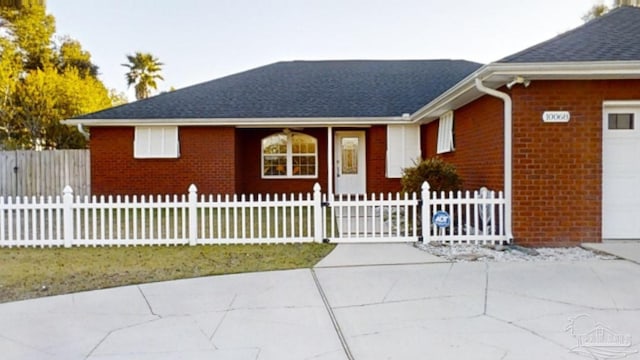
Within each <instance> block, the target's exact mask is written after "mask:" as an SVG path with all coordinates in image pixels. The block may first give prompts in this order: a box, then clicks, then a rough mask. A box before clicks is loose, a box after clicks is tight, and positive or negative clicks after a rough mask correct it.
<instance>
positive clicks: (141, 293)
mask: <svg viewBox="0 0 640 360" xmlns="http://www.w3.org/2000/svg"><path fill="white" fill-rule="evenodd" d="M136 287H137V288H138V291H140V295H142V298H143V299H144V302H145V303H146V304H147V307H148V308H149V312H150V313H151V315H154V316H157V317H160V318H161V317H162V316H160V315H159V314H156V313H155V312H154V311H153V307H152V306H151V303H150V302H149V299H147V296H146V295H145V294H144V291H142V288H141V287H140V286H139V285H138V286H136Z"/></svg>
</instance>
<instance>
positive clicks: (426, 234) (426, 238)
mask: <svg viewBox="0 0 640 360" xmlns="http://www.w3.org/2000/svg"><path fill="white" fill-rule="evenodd" d="M430 194H431V186H430V185H429V183H428V182H426V181H425V182H423V183H422V195H421V197H420V199H422V211H421V214H422V219H421V220H422V225H421V229H422V243H423V244H428V243H429V242H430V241H431V239H430V237H431V231H430V230H431V229H430V226H431V211H430V210H431V207H430V206H429V195H430Z"/></svg>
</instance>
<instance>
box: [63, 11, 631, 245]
mask: <svg viewBox="0 0 640 360" xmlns="http://www.w3.org/2000/svg"><path fill="white" fill-rule="evenodd" d="M639 118H640V8H631V7H621V8H618V9H616V10H614V11H612V12H610V13H609V14H607V15H605V16H603V17H601V18H598V19H596V20H593V21H591V22H589V23H587V24H585V25H583V26H581V27H578V28H576V29H574V30H571V31H568V32H566V33H564V34H562V35H559V36H557V37H555V38H553V39H550V40H548V41H546V42H543V43H541V44H538V45H535V46H533V47H531V48H528V49H526V50H523V51H521V52H519V53H516V54H514V55H511V56H508V57H506V58H504V59H502V60H500V61H497V62H494V63H491V64H488V65H485V66H481V65H480V64H476V63H472V62H468V61H460V60H427V61H318V62H313V61H311V62H299V61H296V62H283V63H276V64H272V65H268V66H264V67H261V68H257V69H254V70H250V71H247V72H243V73H239V74H235V75H231V76H228V77H225V78H221V79H217V80H213V81H209V82H205V83H202V84H199V85H194V86H191V87H187V88H184V89H180V90H177V91H175V92H171V93H165V94H161V95H158V96H155V97H152V98H150V99H147V100H142V101H137V102H134V103H131V104H126V105H123V106H119V107H115V108H111V109H107V110H104V111H101V112H96V113H92V114H87V115H85V116H81V117H79V118H75V119H71V120H67V121H66V123H67V124H70V125H79V126H86V127H90V128H91V142H90V144H91V145H90V146H91V156H92V159H91V174H92V189H93V191H94V193H96V194H106V193H119V194H147V193H184V192H185V190H186V189H187V187H188V186H189V184H191V183H195V184H196V185H197V186H198V188H199V189H200V191H201V193H278V192H287V193H289V192H309V191H310V190H311V188H312V186H313V184H314V183H315V182H319V183H320V184H321V186H322V187H323V189H325V191H328V192H329V193H331V194H333V193H364V192H369V193H371V192H388V191H398V190H399V189H400V182H399V178H400V176H401V172H402V168H404V167H407V166H411V165H412V164H413V161H415V159H417V158H419V157H421V156H422V157H432V156H436V155H437V156H441V157H442V158H444V159H445V160H446V161H448V162H451V163H453V164H455V165H456V166H457V168H458V170H459V172H460V173H461V175H462V177H463V179H464V181H465V183H464V185H465V187H466V188H468V189H477V188H479V187H481V186H487V187H489V188H490V189H495V190H503V191H504V192H505V196H506V198H507V208H506V211H507V214H508V215H510V221H508V222H507V231H508V234H509V235H510V236H511V238H512V239H514V240H515V241H516V242H517V243H520V244H525V245H553V246H565V245H575V244H577V243H580V242H583V241H592V242H598V241H601V240H602V239H638V238H640V221H638V219H640V161H639V160H638V156H639V155H640V129H639V126H638V125H639V124H638V120H637V119H639ZM140 179H144V181H140Z"/></svg>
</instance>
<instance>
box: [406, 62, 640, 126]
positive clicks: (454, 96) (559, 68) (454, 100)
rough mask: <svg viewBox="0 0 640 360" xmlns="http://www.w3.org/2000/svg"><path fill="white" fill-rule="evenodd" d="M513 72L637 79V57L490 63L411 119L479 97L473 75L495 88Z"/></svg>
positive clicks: (426, 118)
mask: <svg viewBox="0 0 640 360" xmlns="http://www.w3.org/2000/svg"><path fill="white" fill-rule="evenodd" d="M515 76H522V77H525V78H527V79H528V80H605V79H640V61H636V60H633V61H594V62H550V63H491V64H489V65H486V66H483V67H482V68H480V69H478V70H477V71H475V72H474V73H472V74H471V75H469V76H467V77H466V78H465V79H463V80H462V81H460V82H459V83H457V84H456V85H454V86H453V87H452V88H450V89H449V90H447V91H446V92H444V93H443V94H442V95H440V96H439V97H437V98H435V99H434V100H433V101H431V102H430V103H428V104H427V105H425V106H424V107H422V108H421V109H419V110H418V111H416V112H415V113H413V114H412V115H411V120H412V121H414V122H419V123H425V124H426V123H429V122H431V121H433V120H435V119H437V118H438V117H440V115H442V114H443V113H445V112H447V111H449V110H455V109H456V108H459V107H461V106H464V105H466V104H468V103H470V102H471V101H473V100H475V99H477V98H479V97H481V96H482V95H483V94H482V93H481V92H479V91H478V90H477V89H476V87H475V84H474V82H475V79H476V78H479V79H480V80H482V81H483V82H484V83H485V85H486V86H488V87H491V88H494V89H497V88H499V87H501V86H504V85H505V84H507V83H508V82H510V81H511V80H512V79H513V78H514V77H515Z"/></svg>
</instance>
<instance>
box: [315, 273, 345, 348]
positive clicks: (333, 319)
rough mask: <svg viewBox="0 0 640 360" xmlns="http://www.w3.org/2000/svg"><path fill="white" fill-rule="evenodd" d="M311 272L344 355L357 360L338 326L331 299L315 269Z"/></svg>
mask: <svg viewBox="0 0 640 360" xmlns="http://www.w3.org/2000/svg"><path fill="white" fill-rule="evenodd" d="M310 270H311V276H312V277H313V281H314V282H315V283H316V288H317V289H318V293H319V294H320V297H321V298H322V302H323V303H324V307H325V309H327V313H328V314H329V318H330V319H331V323H332V324H333V328H334V329H335V330H336V333H337V335H338V339H339V340H340V344H342V348H343V349H344V353H345V355H346V356H347V359H349V360H355V359H354V357H353V354H351V349H349V344H348V343H347V339H346V338H345V337H344V334H343V333H342V329H341V328H340V324H338V320H337V319H336V315H335V314H334V313H333V309H331V304H329V299H328V298H327V295H326V294H325V293H324V289H323V288H322V285H321V284H320V280H319V279H318V276H317V275H316V272H315V270H314V269H313V268H311V269H310Z"/></svg>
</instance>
